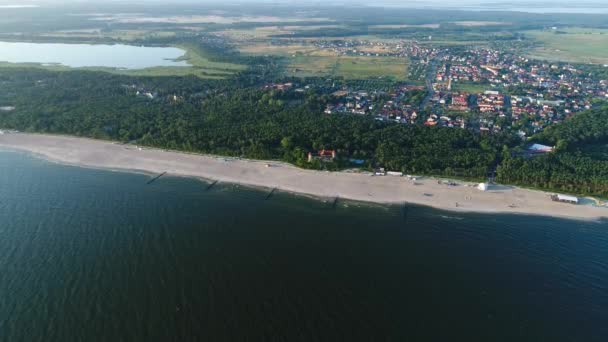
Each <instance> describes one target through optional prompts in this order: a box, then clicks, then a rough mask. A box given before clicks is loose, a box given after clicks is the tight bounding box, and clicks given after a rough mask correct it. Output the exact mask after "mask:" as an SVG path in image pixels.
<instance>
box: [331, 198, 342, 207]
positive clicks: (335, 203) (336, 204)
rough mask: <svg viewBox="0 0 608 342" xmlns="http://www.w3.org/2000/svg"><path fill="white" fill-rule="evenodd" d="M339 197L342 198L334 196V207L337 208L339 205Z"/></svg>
mask: <svg viewBox="0 0 608 342" xmlns="http://www.w3.org/2000/svg"><path fill="white" fill-rule="evenodd" d="M339 199H340V196H336V198H334V202H333V203H332V204H331V208H332V209H336V206H338V200H339Z"/></svg>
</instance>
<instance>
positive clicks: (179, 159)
mask: <svg viewBox="0 0 608 342" xmlns="http://www.w3.org/2000/svg"><path fill="white" fill-rule="evenodd" d="M0 147H3V148H8V149H16V150H21V151H27V152H31V153H33V154H35V155H38V156H40V157H43V158H46V159H48V160H51V161H55V162H59V163H63V164H69V165H76V166H84V167H92V168H101V169H111V170H127V171H143V172H148V173H153V174H160V173H163V172H167V174H168V175H173V176H187V177H200V178H205V179H209V180H217V181H220V182H227V183H236V184H242V185H249V186H256V187H266V188H276V189H278V190H281V191H289V192H294V193H300V194H307V195H312V196H317V197H325V198H335V197H339V198H343V199H351V200H357V201H366V202H376V203H412V204H420V205H425V206H430V207H434V208H438V209H444V210H452V211H463V212H483V213H498V212H500V213H517V214H532V215H544V216H554V217H562V218H571V219H585V220H597V219H601V218H608V208H603V207H595V206H592V205H590V204H584V205H583V204H581V205H571V204H564V203H557V202H553V201H551V199H550V197H549V196H550V195H551V194H550V193H547V192H542V191H535V190H528V189H521V188H516V187H510V186H500V185H496V186H493V187H491V188H490V189H489V190H488V191H480V190H478V189H477V187H476V184H472V183H466V182H460V181H459V182H457V183H458V185H456V186H450V185H445V184H438V180H437V179H434V178H428V177H422V178H419V179H417V180H416V181H415V182H414V181H412V180H409V179H407V178H406V177H397V176H373V177H372V176H370V175H369V174H363V173H354V172H322V171H312V170H303V169H299V168H297V167H294V166H292V165H288V164H285V163H280V162H268V161H252V160H243V159H235V158H224V157H217V156H205V155H196V154H186V153H178V152H171V151H164V150H159V149H151V148H143V149H140V148H138V147H136V146H133V145H122V144H119V143H114V142H107V141H100V140H92V139H84V138H76V137H66V136H52V135H38V134H25V133H6V134H1V135H0ZM591 202H592V201H591V200H584V199H583V203H591Z"/></svg>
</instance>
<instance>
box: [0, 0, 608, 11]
mask: <svg viewBox="0 0 608 342" xmlns="http://www.w3.org/2000/svg"><path fill="white" fill-rule="evenodd" d="M95 2H97V3H100V2H101V3H106V4H107V3H110V2H116V3H164V4H175V3H193V4H195V3H198V4H202V3H214V2H216V3H220V4H235V3H267V4H272V3H280V4H285V3H288V4H289V3H291V4H297V5H315V4H320V5H324V6H326V5H347V4H353V5H371V6H387V7H410V8H458V7H464V9H472V10H484V9H485V10H488V9H502V10H509V9H510V10H520V11H531V12H535V11H536V12H539V11H546V10H551V11H557V12H566V13H593V12H594V11H593V8H608V1H606V0H581V1H577V2H573V1H572V0H0V6H2V7H6V6H7V5H10V6H13V5H20V6H22V5H31V4H40V5H44V4H66V3H95Z"/></svg>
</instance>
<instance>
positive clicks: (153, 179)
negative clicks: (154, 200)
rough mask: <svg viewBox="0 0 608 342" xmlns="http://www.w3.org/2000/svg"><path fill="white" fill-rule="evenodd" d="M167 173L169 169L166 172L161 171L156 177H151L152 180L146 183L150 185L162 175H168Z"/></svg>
mask: <svg viewBox="0 0 608 342" xmlns="http://www.w3.org/2000/svg"><path fill="white" fill-rule="evenodd" d="M166 174H167V171H165V172H163V173H161V174H160V175H158V176H156V177H154V178H152V179H150V180H149V181H148V183H146V184H148V185H150V184H152V183H154V182H156V181H157V180H158V179H159V178H160V177H162V176H164V175H166Z"/></svg>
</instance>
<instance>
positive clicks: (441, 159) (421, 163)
mask: <svg viewBox="0 0 608 342" xmlns="http://www.w3.org/2000/svg"><path fill="white" fill-rule="evenodd" d="M265 63H266V62H264V61H260V63H259V64H258V66H257V67H256V68H250V69H249V70H247V71H244V72H242V73H239V74H237V75H235V76H234V77H232V78H230V79H227V80H201V79H198V78H196V77H132V76H124V75H114V74H110V73H104V72H93V71H79V70H75V71H64V72H52V71H46V70H43V69H35V68H3V69H0V106H14V107H15V109H14V110H12V111H4V112H1V113H0V127H2V128H12V129H18V130H22V131H30V132H46V133H62V134H72V135H77V136H86V137H94V138H100V139H111V140H119V141H124V142H137V143H138V144H144V145H149V146H155V147H161V148H167V149H176V150H184V151H191V152H200V153H212V154H221V155H231V156H242V157H248V158H256V159H276V160H284V161H287V162H291V163H294V164H296V165H298V166H300V167H306V168H323V169H332V170H334V169H342V168H347V167H353V166H355V165H354V164H353V163H352V162H353V161H354V160H363V161H364V164H363V167H366V168H370V169H371V168H375V167H384V168H386V169H388V170H395V171H403V172H406V173H411V174H426V175H437V176H447V177H461V178H468V179H478V180H481V179H485V177H486V176H487V175H488V174H489V173H491V172H492V171H493V170H494V169H496V171H497V180H498V181H499V182H503V183H508V184H518V185H524V186H534V187H538V188H544V189H551V190H558V191H567V192H574V193H584V194H593V195H599V196H607V195H608V160H607V159H601V158H596V157H594V156H593V155H591V154H589V153H587V152H586V151H585V150H584V148H583V147H585V146H587V145H589V144H598V143H606V141H607V138H608V127H607V125H608V118H607V116H608V114H607V113H608V109H607V108H597V109H593V110H590V111H587V112H584V113H580V114H577V115H576V116H574V117H572V118H570V119H568V120H566V121H565V122H564V123H563V124H561V125H556V126H553V127H550V128H549V129H547V130H545V131H544V132H543V133H541V134H538V135H537V136H535V137H533V139H534V140H536V141H538V142H543V143H547V144H552V145H556V146H557V147H558V148H557V151H556V152H555V153H552V154H549V155H544V156H536V157H524V156H521V155H520V154H518V153H517V152H516V151H517V150H518V149H521V147H522V145H523V142H522V141H521V140H520V139H519V138H516V137H515V136H514V135H512V134H510V133H503V134H493V135H480V134H478V133H476V132H474V131H470V130H462V129H451V128H439V127H423V126H421V125H403V124H396V123H387V122H380V121H377V120H374V119H373V118H372V117H369V116H354V115H326V114H323V109H324V108H325V105H326V103H327V101H328V100H329V99H328V96H329V95H328V94H323V91H321V90H322V87H323V85H322V84H323V82H322V81H320V80H317V83H315V82H313V80H310V81H311V82H310V84H311V85H312V86H311V87H310V89H308V90H306V91H304V92H295V91H293V90H292V91H276V90H265V89H263V87H261V83H260V80H263V79H264V76H263V75H264V74H265V73H268V72H272V70H273V68H272V67H271V66H269V64H268V63H272V61H271V62H268V63H266V64H265ZM145 93H149V94H153V95H152V96H143V95H142V94H145ZM320 149H332V150H336V151H337V152H338V158H337V159H336V161H334V162H332V163H321V162H314V163H308V162H307V159H306V155H307V153H308V152H309V151H316V150H320Z"/></svg>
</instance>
